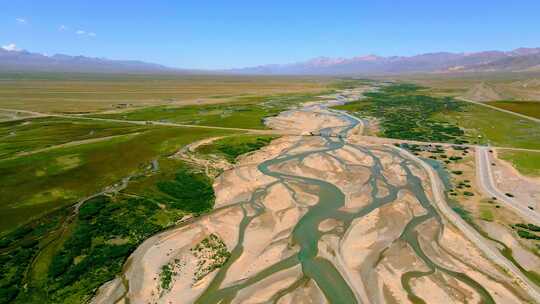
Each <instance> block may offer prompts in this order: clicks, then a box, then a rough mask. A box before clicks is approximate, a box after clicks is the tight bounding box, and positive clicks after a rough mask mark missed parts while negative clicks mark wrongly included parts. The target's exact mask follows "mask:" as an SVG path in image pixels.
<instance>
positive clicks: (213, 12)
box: [0, 0, 540, 68]
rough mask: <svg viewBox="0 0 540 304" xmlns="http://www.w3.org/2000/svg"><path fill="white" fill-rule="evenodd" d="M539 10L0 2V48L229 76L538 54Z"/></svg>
mask: <svg viewBox="0 0 540 304" xmlns="http://www.w3.org/2000/svg"><path fill="white" fill-rule="evenodd" d="M539 12H540V1H538V0H524V1H519V0H516V1H507V0H505V1H503V0H491V1H487V0H468V1H465V0H453V1H435V0H430V1H428V0H422V1H415V0H407V1H399V0H395V1H389V0H372V1H367V0H356V1H318V0H311V1H303V0H297V1H294V0H289V1H281V0H274V1H264V3H263V1H256V0H255V1H253V0H252V1H234V0H229V1H225V0H224V1H217V0H208V1H200V0H199V1H189V0H184V1H182V0H180V1H172V0H171V1H159V0H154V1H143V0H132V1H123V0H114V1H112V0H109V1H101V0H94V1H77V0H69V1H68V0H64V1H44V0H43V1H38V0H33V1H25V0H19V1H9V0H0V45H1V46H8V45H10V44H15V45H16V47H17V48H20V49H27V50H29V51H34V52H40V53H45V54H55V53H65V54H70V55H86V56H96V57H107V58H111V59H139V60H145V61H150V62H156V63H161V64H165V65H169V66H174V67H185V68H230V67H243V66H253V65H259V64H267V63H289V62H296V61H302V60H306V59H310V58H313V57H318V56H329V57H352V56H358V55H364V54H377V55H383V56H388V55H413V54H417V53H424V52H434V51H454V52H471V51H479V50H491V49H498V50H510V49H513V48H517V47H522V46H527V47H539V46H540V17H539ZM62 26H63V27H62Z"/></svg>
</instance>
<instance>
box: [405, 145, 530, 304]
mask: <svg viewBox="0 0 540 304" xmlns="http://www.w3.org/2000/svg"><path fill="white" fill-rule="evenodd" d="M394 148H395V149H397V150H399V151H400V153H401V154H402V155H403V156H405V157H407V158H409V159H412V160H414V161H415V162H417V163H419V164H420V165H421V166H422V167H423V168H424V170H426V172H427V173H428V175H429V179H430V182H431V188H432V191H433V196H434V203H435V207H436V208H437V209H439V211H440V213H441V215H442V216H443V217H445V218H446V219H447V220H448V221H449V222H450V223H452V224H453V225H454V226H455V227H456V228H458V229H459V230H460V231H461V232H462V233H463V234H464V235H465V236H466V237H467V239H468V240H470V241H471V242H472V243H473V244H474V245H475V246H476V247H477V248H478V249H480V251H481V252H482V253H483V254H484V255H485V256H486V257H487V258H488V259H490V260H491V261H493V262H494V263H495V264H496V265H498V266H499V267H501V268H503V269H504V270H505V271H507V272H508V274H510V275H512V276H513V278H514V279H515V280H516V283H518V284H519V285H520V286H521V287H523V289H524V290H525V291H526V292H527V293H528V294H529V296H530V297H531V298H533V299H534V300H535V302H536V303H540V290H539V289H538V287H537V286H536V285H535V284H534V283H532V282H531V281H530V280H529V279H528V278H527V277H526V276H525V275H524V274H523V273H522V272H521V271H520V270H519V269H518V268H517V267H516V266H515V265H514V264H512V263H511V262H510V261H508V260H507V259H506V258H505V257H504V256H503V255H502V254H501V253H500V252H499V250H498V249H497V248H496V247H494V246H493V245H492V244H491V243H489V242H488V241H486V239H485V238H483V237H482V236H481V235H480V234H479V233H478V231H476V230H475V229H474V228H472V227H471V226H470V225H469V224H467V223H466V222H465V221H464V220H463V219H462V218H461V217H460V216H459V215H458V214H457V213H456V212H455V211H454V210H452V208H450V206H448V204H447V203H446V199H445V197H444V190H443V189H444V187H443V185H442V184H441V181H440V179H439V177H438V176H437V173H436V172H435V170H434V169H433V168H432V167H431V166H430V165H428V164H427V163H426V162H424V161H422V160H421V159H420V158H418V157H416V156H415V155H413V154H412V153H410V152H409V151H407V150H405V149H402V148H398V147H394Z"/></svg>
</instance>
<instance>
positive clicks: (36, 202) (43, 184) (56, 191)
mask: <svg viewBox="0 0 540 304" xmlns="http://www.w3.org/2000/svg"><path fill="white" fill-rule="evenodd" d="M224 134H230V132H228V131H220V130H211V129H193V128H189V129H187V128H174V127H173V128H171V127H148V128H147V130H146V131H144V132H141V133H138V134H135V135H126V136H120V137H115V138H112V139H110V140H107V141H102V142H96V143H90V144H84V145H80V146H73V147H66V148H62V149H57V150H50V151H45V152H41V153H36V154H32V155H27V156H21V157H17V158H13V159H6V160H3V161H0V183H1V184H2V187H1V188H0V211H1V212H2V214H4V215H5V219H4V220H3V221H2V222H1V223H0V231H5V230H7V229H10V228H11V229H12V228H13V227H15V226H17V224H19V223H21V222H24V221H26V220H28V219H30V218H32V217H35V216H38V215H40V214H43V213H45V212H47V211H50V210H53V209H56V208H59V207H62V206H66V205H68V204H72V203H73V202H74V201H75V200H76V199H77V198H81V197H85V196H87V195H90V194H92V193H95V192H97V191H99V190H100V189H102V188H103V187H106V186H108V185H111V184H113V183H115V182H118V181H120V179H122V178H123V177H125V176H128V175H130V174H133V173H134V172H135V171H137V170H138V169H140V168H141V167H144V166H146V165H148V163H149V162H151V161H152V160H154V159H157V158H158V157H160V156H161V155H169V154H172V153H173V152H175V151H176V150H177V149H179V147H181V146H182V145H185V144H188V143H190V142H193V141H195V140H199V139H203V138H206V137H211V136H219V135H224Z"/></svg>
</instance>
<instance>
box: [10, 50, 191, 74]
mask: <svg viewBox="0 0 540 304" xmlns="http://www.w3.org/2000/svg"><path fill="white" fill-rule="evenodd" d="M0 71H1V72H6V71H16V72H80V73H160V74H161V73H188V72H190V71H188V70H180V69H172V68H169V67H165V66H163V65H159V64H154V63H147V62H142V61H135V60H109V59H105V58H92V57H85V56H69V55H62V54H57V55H53V56H46V55H42V54H38V53H31V52H28V51H25V50H21V51H19V50H11V51H9V50H5V49H1V48H0Z"/></svg>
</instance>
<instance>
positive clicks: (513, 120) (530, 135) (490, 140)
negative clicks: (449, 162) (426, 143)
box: [439, 104, 540, 149]
mask: <svg viewBox="0 0 540 304" xmlns="http://www.w3.org/2000/svg"><path fill="white" fill-rule="evenodd" d="M439 117H440V119H445V120H447V121H451V122H453V123H454V124H456V125H459V126H460V127H461V128H463V129H465V130H466V131H467V133H468V134H470V137H471V138H474V141H476V142H478V143H480V144H491V145H493V146H499V147H513V148H525V149H540V123H538V122H534V121H531V120H529V119H525V118H521V117H518V116H516V115H512V114H510V113H504V112H501V111H498V110H495V109H490V108H487V107H484V106H481V105H476V104H466V105H464V106H462V107H461V111H459V112H456V111H453V112H447V113H444V114H443V115H439Z"/></svg>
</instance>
